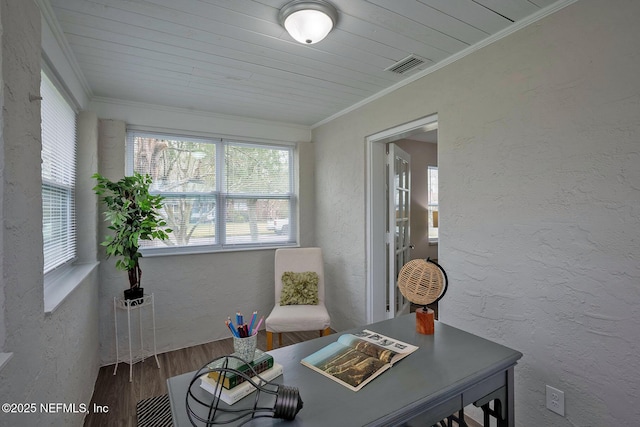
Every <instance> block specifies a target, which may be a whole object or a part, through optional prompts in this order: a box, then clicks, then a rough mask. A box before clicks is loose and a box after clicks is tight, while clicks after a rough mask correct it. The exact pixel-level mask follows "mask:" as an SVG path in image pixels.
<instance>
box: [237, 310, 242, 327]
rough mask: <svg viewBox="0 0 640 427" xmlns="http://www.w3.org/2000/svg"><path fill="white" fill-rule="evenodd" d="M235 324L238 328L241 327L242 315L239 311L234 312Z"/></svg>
mask: <svg viewBox="0 0 640 427" xmlns="http://www.w3.org/2000/svg"><path fill="white" fill-rule="evenodd" d="M236 323H237V324H238V326H240V325H242V313H240V312H239V311H238V312H236Z"/></svg>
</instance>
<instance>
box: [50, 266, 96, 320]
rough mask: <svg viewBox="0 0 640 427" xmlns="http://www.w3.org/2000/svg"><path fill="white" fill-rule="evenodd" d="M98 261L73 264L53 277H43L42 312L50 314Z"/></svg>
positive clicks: (89, 272)
mask: <svg viewBox="0 0 640 427" xmlns="http://www.w3.org/2000/svg"><path fill="white" fill-rule="evenodd" d="M98 264H99V263H98V262H90V263H85V264H75V265H72V266H70V267H68V268H67V269H66V270H65V271H64V272H63V273H62V274H60V275H57V276H56V277H55V278H47V277H45V279H44V312H45V313H46V314H51V313H53V312H54V311H56V309H57V308H58V307H59V306H60V304H62V302H63V301H64V300H65V299H66V298H67V296H69V295H70V294H71V292H73V290H74V289H75V288H77V287H78V286H79V285H80V283H82V281H83V280H84V279H86V278H87V277H88V276H89V275H90V274H91V272H93V270H94V269H95V268H96V267H97V266H98Z"/></svg>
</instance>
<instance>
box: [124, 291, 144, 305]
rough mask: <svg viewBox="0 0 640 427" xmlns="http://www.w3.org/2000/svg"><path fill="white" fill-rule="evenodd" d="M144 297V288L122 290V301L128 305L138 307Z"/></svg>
mask: <svg viewBox="0 0 640 427" xmlns="http://www.w3.org/2000/svg"><path fill="white" fill-rule="evenodd" d="M143 296H144V288H141V287H137V288H129V289H125V290H124V300H125V301H127V304H129V305H138V304H140V303H142V301H141V300H140V299H141V298H142V297H143Z"/></svg>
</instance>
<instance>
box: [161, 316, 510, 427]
mask: <svg viewBox="0 0 640 427" xmlns="http://www.w3.org/2000/svg"><path fill="white" fill-rule="evenodd" d="M435 326H436V327H435V334H434V335H420V334H418V333H416V332H415V315H414V314H409V315H406V316H401V317H398V318H396V319H391V320H385V321H383V322H378V323H373V324H371V325H367V326H366V329H370V330H372V331H374V332H379V333H381V334H383V335H387V336H390V337H393V338H397V339H398V340H401V341H405V342H408V343H411V344H415V345H417V346H418V347H419V349H418V350H417V351H416V352H415V353H413V354H411V355H409V356H408V357H406V358H405V359H403V360H401V361H400V362H398V363H397V364H396V365H394V366H393V367H392V368H391V369H390V370H388V371H387V372H385V373H383V374H382V375H380V376H379V377H378V378H376V379H375V380H373V381H372V382H371V383H370V384H368V385H366V386H365V387H364V388H363V389H362V390H360V391H358V392H353V391H351V390H349V389H347V388H346V387H344V386H342V385H340V384H338V383H337V382H335V381H332V380H330V379H328V378H325V377H323V376H322V375H320V374H318V373H317V372H314V371H312V370H311V369H309V368H307V367H306V366H303V365H301V364H300V360H301V359H302V358H304V357H306V356H308V355H309V354H311V353H313V352H314V351H316V350H318V349H320V348H322V347H324V346H325V345H327V344H329V343H331V342H333V341H334V340H335V339H336V338H337V336H336V335H330V336H326V337H322V338H317V339H314V340H311V341H306V342H302V343H299V344H295V345H292V346H288V347H284V348H279V349H276V350H273V351H271V352H270V353H271V354H273V356H274V358H275V360H276V361H277V362H279V363H281V364H282V365H283V366H284V375H283V376H281V377H279V379H278V381H277V382H280V383H284V384H286V385H290V386H295V387H298V388H299V389H300V396H301V398H302V400H303V401H304V408H303V409H302V410H301V411H300V413H298V415H297V417H296V419H295V420H293V421H291V422H289V421H283V420H277V419H269V418H261V419H256V420H254V421H252V422H250V423H249V424H248V425H250V426H268V425H285V426H291V427H294V426H296V427H297V426H305V427H308V426H318V427H326V426H391V425H402V426H414V425H415V426H417V425H421V426H430V425H432V424H434V423H436V422H437V421H439V420H441V419H443V418H446V417H447V416H449V415H451V414H454V413H455V412H457V411H459V410H461V409H462V408H464V407H465V406H467V405H470V404H476V405H477V406H482V405H485V407H486V408H488V403H489V401H494V399H495V400H496V403H494V408H492V409H491V411H494V412H496V413H497V414H498V425H499V426H509V427H513V426H515V418H514V396H513V387H514V385H513V369H514V366H515V365H516V363H517V361H518V360H519V359H520V358H521V357H522V353H520V352H518V351H515V350H512V349H510V348H507V347H504V346H502V345H499V344H496V343H494V342H491V341H488V340H485V339H483V338H480V337H478V336H476V335H473V334H470V333H467V332H464V331H461V330H460V329H456V328H453V327H451V326H447V325H445V324H442V323H440V322H436V325H435ZM362 329H365V328H364V327H363V328H357V329H353V330H351V331H345V332H356V331H360V330H362ZM193 375H194V373H193V372H192V373H188V374H184V375H179V376H176V377H173V378H169V379H168V380H167V386H168V390H169V397H170V400H171V412H172V416H173V422H174V425H175V427H186V426H190V425H191V423H190V422H189V418H188V417H187V412H186V406H185V397H186V391H187V387H188V384H189V382H190V381H191V379H192V378H193ZM192 391H193V392H194V393H195V394H196V395H198V396H200V398H202V399H209V401H210V400H211V395H208V394H207V393H206V392H205V391H203V390H201V389H200V385H199V382H196V383H194V386H193V387H192ZM250 396H253V395H250ZM245 401H246V402H245ZM245 404H246V405H247V406H250V405H252V404H253V398H251V397H247V398H245V399H243V400H241V401H240V402H238V403H236V404H235V405H233V408H234V409H235V408H237V407H239V406H240V405H245ZM487 418H488V415H487V412H486V411H485V419H487Z"/></svg>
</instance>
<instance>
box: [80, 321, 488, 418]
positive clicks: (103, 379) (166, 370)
mask: <svg viewBox="0 0 640 427" xmlns="http://www.w3.org/2000/svg"><path fill="white" fill-rule="evenodd" d="M318 336H320V334H319V333H318V332H313V331H312V332H290V333H286V334H282V346H283V347H284V346H287V345H291V344H296V343H298V342H302V341H306V340H310V339H313V338H316V337H318ZM273 341H274V346H277V336H274V339H273ZM266 343H267V338H266V334H265V332H264V331H261V332H260V333H259V335H258V348H260V349H266V348H267V345H266ZM232 352H233V340H232V339H231V338H227V339H224V340H220V341H214V342H210V343H207V344H201V345H197V346H194V347H189V348H184V349H181V350H175V351H170V352H168V353H162V354H159V355H158V361H159V362H160V368H158V366H157V365H156V362H155V359H154V358H153V357H151V358H150V359H146V360H145V361H144V362H139V363H136V364H135V365H133V381H132V382H129V365H128V364H126V363H120V364H119V365H118V369H117V372H116V375H113V368H114V365H109V366H103V367H102V368H100V371H99V373H98V379H97V380H96V385H95V388H94V392H93V397H92V399H91V404H90V406H89V407H90V408H93V405H94V404H96V405H101V406H106V407H108V408H109V412H108V413H107V414H94V413H90V414H88V415H87V416H86V418H85V420H84V426H85V427H98V426H105V427H110V426H113V427H136V425H137V420H136V404H137V403H138V401H140V400H142V399H147V398H149V397H154V396H160V395H163V394H166V393H167V382H166V381H167V379H168V378H171V377H174V376H176V375H180V374H184V373H186V372H191V371H195V370H196V369H199V368H201V367H202V366H204V364H206V363H207V362H208V361H210V360H211V359H214V358H216V357H219V356H223V355H225V354H229V353H232ZM465 419H466V421H467V423H468V425H469V427H481V425H480V424H478V423H476V422H475V421H473V420H472V419H470V418H469V417H466V416H465ZM454 425H456V426H457V423H454Z"/></svg>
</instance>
